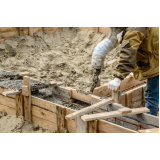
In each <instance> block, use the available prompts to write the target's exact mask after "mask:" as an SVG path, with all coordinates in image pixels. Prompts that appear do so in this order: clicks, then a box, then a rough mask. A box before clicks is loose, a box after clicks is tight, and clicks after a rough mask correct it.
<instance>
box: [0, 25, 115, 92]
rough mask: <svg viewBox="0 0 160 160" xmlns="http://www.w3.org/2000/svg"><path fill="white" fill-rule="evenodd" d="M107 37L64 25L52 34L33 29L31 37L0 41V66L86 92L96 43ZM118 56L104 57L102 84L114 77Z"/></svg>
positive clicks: (90, 77) (89, 81)
mask: <svg viewBox="0 0 160 160" xmlns="http://www.w3.org/2000/svg"><path fill="white" fill-rule="evenodd" d="M106 37H107V35H106V34H104V33H97V34H95V33H94V32H93V31H92V30H82V31H79V29H78V28H72V29H71V30H69V29H67V28H64V29H63V30H60V31H57V32H55V33H53V34H50V35H48V34H46V33H44V32H36V33H35V34H34V36H33V37H30V36H21V37H20V36H18V37H13V38H10V39H7V40H5V41H3V42H1V43H0V68H2V69H4V70H8V71H15V72H23V71H29V72H30V73H31V75H32V77H33V78H37V79H40V80H44V81H60V82H64V86H68V87H73V88H75V89H80V90H84V91H89V88H90V85H91V83H92V75H93V69H92V68H91V56H92V53H93V50H94V48H95V46H96V45H97V44H98V43H99V42H100V41H102V40H103V39H105V38H106ZM116 57H117V55H112V56H107V57H106V59H105V68H104V69H103V71H102V73H101V75H100V79H101V84H104V83H107V82H108V81H109V80H111V79H112V78H113V71H114V68H115V65H116V61H115V62H113V63H111V64H108V62H109V61H111V60H116Z"/></svg>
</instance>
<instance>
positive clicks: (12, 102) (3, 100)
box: [0, 95, 16, 109]
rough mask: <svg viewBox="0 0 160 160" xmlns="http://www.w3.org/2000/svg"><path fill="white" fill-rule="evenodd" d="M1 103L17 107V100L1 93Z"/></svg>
mask: <svg viewBox="0 0 160 160" xmlns="http://www.w3.org/2000/svg"><path fill="white" fill-rule="evenodd" d="M0 104H2V105H5V106H8V107H11V108H14V109H16V100H15V99H12V98H9V97H5V96H2V95H0Z"/></svg>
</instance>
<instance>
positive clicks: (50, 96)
mask: <svg viewBox="0 0 160 160" xmlns="http://www.w3.org/2000/svg"><path fill="white" fill-rule="evenodd" d="M22 86H23V80H20V79H13V80H10V79H5V80H1V81H0V87H2V88H8V89H12V90H18V91H22ZM49 86H50V83H49V82H38V83H37V82H35V81H32V82H31V91H32V92H31V95H32V96H35V97H38V98H41V99H44V100H47V101H50V102H53V103H57V104H60V105H63V106H65V107H68V108H71V109H74V110H80V109H82V108H84V107H88V106H90V104H88V103H85V102H82V101H78V100H76V101H75V102H74V103H70V102H66V101H64V100H63V98H62V99H61V98H59V97H58V96H57V95H56V94H54V93H52V92H51V91H50V90H48V89H44V88H47V87H49ZM79 92H81V93H82V92H83V93H85V92H84V91H80V90H79ZM85 94H89V93H85Z"/></svg>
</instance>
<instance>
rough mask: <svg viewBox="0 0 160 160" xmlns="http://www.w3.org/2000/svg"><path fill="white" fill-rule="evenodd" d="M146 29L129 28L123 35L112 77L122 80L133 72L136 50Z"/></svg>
mask: <svg viewBox="0 0 160 160" xmlns="http://www.w3.org/2000/svg"><path fill="white" fill-rule="evenodd" d="M145 33H146V27H129V28H127V30H126V33H125V35H124V38H123V41H122V45H121V49H120V54H119V59H118V61H117V66H116V69H115V71H114V76H115V77H117V78H120V79H121V80H123V79H124V78H125V77H126V76H127V75H128V74H129V73H130V72H133V70H134V66H135V63H136V59H137V50H138V48H139V46H140V44H141V43H142V41H143V39H144V38H145Z"/></svg>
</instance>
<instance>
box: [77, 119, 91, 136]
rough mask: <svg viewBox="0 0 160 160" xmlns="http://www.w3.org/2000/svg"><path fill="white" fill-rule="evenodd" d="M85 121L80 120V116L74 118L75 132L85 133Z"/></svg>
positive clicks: (86, 127)
mask: <svg viewBox="0 0 160 160" xmlns="http://www.w3.org/2000/svg"><path fill="white" fill-rule="evenodd" d="M87 129H88V126H87V122H84V121H82V119H81V117H80V116H79V117H77V118H76V133H87Z"/></svg>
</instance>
